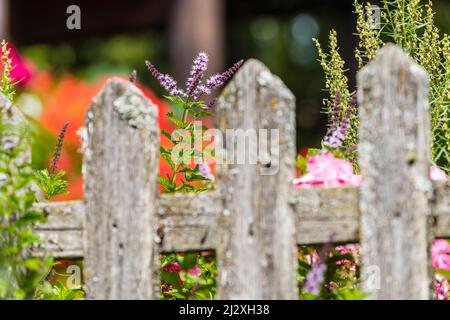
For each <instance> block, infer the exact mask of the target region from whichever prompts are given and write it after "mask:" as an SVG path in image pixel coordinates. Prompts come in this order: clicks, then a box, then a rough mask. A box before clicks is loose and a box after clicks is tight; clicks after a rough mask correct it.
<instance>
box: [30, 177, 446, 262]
mask: <svg viewBox="0 0 450 320" xmlns="http://www.w3.org/2000/svg"><path fill="white" fill-rule="evenodd" d="M434 189H435V196H434V201H433V203H434V205H433V207H432V208H433V214H432V217H433V219H434V221H435V222H434V228H433V234H434V236H435V237H438V238H440V237H450V185H449V183H448V182H437V183H435V184H434ZM358 195H359V190H358V188H357V187H339V188H323V187H302V188H293V189H292V192H291V196H290V201H289V202H290V204H291V206H292V208H293V210H294V218H295V224H296V230H297V232H296V241H297V244H298V245H302V244H323V243H327V242H329V241H330V239H331V240H332V241H333V242H336V243H339V242H358V241H359V237H360V235H359V234H360V210H359V204H358ZM219 200H220V196H219V194H218V193H216V192H208V193H202V194H199V195H194V194H184V193H179V194H174V195H169V194H161V195H160V199H159V206H158V210H157V212H158V222H157V225H158V228H157V229H158V232H157V235H158V237H157V238H158V239H157V243H158V248H159V250H160V252H178V251H189V250H209V249H213V250H214V249H215V247H216V233H217V217H218V215H219V213H220V212H221V210H222V209H221V206H222V203H221V202H220V201H219ZM36 207H37V208H38V209H41V210H43V211H44V212H45V213H46V215H47V217H48V222H46V223H43V224H38V225H36V227H35V229H36V230H37V231H38V232H45V233H47V234H49V235H50V234H53V233H64V232H65V231H75V230H82V231H83V232H84V230H83V218H84V206H83V203H82V202H81V201H67V202H40V203H38V204H37V205H36ZM67 238H69V237H67ZM81 240H82V239H81V238H74V239H73V241H74V242H76V243H70V242H69V241H63V242H62V243H58V250H53V251H52V249H51V248H53V245H51V246H50V248H49V249H47V251H48V252H50V253H51V254H53V255H54V256H55V257H56V258H68V257H82V256H83V254H82V250H83V246H82V241H81ZM66 246H67V247H66ZM45 247H46V243H45V242H44V244H43V248H41V250H44V248H45ZM71 247H76V248H78V249H77V251H76V254H75V255H71V254H72V251H71V249H70V248H71ZM78 250H79V251H78Z"/></svg>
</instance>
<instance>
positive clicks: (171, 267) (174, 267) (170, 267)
mask: <svg viewBox="0 0 450 320" xmlns="http://www.w3.org/2000/svg"><path fill="white" fill-rule="evenodd" d="M162 269H163V270H164V271H167V272H175V273H177V274H178V275H179V274H180V273H181V272H186V271H185V270H183V269H181V267H180V264H179V263H178V262H172V263H169V264H167V265H165V266H164V267H162ZM187 273H188V274H190V275H193V276H196V277H198V276H200V274H201V273H202V271H201V270H200V268H199V267H198V266H197V265H196V266H195V267H193V268H192V269H191V270H189V271H188V272H187ZM178 282H179V283H180V285H183V280H182V279H181V277H178Z"/></svg>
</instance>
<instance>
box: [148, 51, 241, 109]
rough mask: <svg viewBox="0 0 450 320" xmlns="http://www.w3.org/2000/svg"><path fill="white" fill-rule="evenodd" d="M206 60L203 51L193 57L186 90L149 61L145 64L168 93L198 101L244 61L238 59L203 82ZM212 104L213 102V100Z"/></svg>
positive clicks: (221, 83) (230, 75)
mask: <svg viewBox="0 0 450 320" xmlns="http://www.w3.org/2000/svg"><path fill="white" fill-rule="evenodd" d="M208 60H209V58H208V55H207V54H206V53H204V52H200V53H199V54H198V55H197V57H196V58H195V59H194V63H193V65H192V67H191V71H190V74H189V78H188V79H187V81H186V91H183V90H181V89H179V88H178V87H177V82H176V81H175V80H174V79H173V78H172V77H171V76H170V75H168V74H162V73H161V72H159V71H158V69H157V68H156V67H155V66H154V65H153V64H152V63H151V62H149V61H145V64H146V65H147V68H148V70H149V71H150V72H151V73H152V75H153V77H155V78H156V79H157V80H158V81H159V83H160V84H161V86H162V87H163V88H164V89H166V90H167V91H168V92H169V94H170V95H172V96H178V97H188V98H189V99H190V100H191V101H198V100H199V99H200V98H201V96H202V95H209V94H211V92H212V90H213V89H216V88H218V87H220V86H222V85H224V84H225V82H226V81H227V80H228V79H230V78H231V77H232V76H233V75H234V74H235V73H236V72H237V70H238V69H239V68H240V67H241V66H242V64H243V63H244V60H239V61H238V62H236V63H235V64H234V65H233V66H231V67H230V68H228V69H227V70H226V71H225V72H223V73H218V74H215V75H213V76H211V77H210V78H209V79H207V80H206V82H205V83H203V81H202V80H203V77H204V72H205V71H206V69H207V67H208ZM212 104H214V102H213V103H212ZM212 104H211V105H212Z"/></svg>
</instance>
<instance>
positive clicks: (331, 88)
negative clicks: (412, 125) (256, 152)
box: [315, 0, 450, 172]
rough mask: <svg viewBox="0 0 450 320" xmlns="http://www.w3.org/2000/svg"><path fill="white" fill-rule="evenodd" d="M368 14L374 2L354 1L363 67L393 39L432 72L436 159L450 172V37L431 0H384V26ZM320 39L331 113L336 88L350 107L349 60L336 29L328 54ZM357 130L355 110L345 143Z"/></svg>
mask: <svg viewBox="0 0 450 320" xmlns="http://www.w3.org/2000/svg"><path fill="white" fill-rule="evenodd" d="M369 12H370V4H369V3H367V4H366V5H362V4H359V3H358V2H357V1H356V0H355V13H356V15H357V30H356V31H357V35H358V38H359V42H358V46H357V48H356V49H355V58H356V60H357V62H358V66H359V68H362V67H364V65H365V64H367V63H368V62H369V61H371V60H372V59H373V58H374V57H375V55H376V53H377V51H378V49H379V48H380V47H381V46H382V45H383V44H384V43H386V42H388V41H390V42H394V43H395V44H397V45H398V46H400V47H401V48H403V50H405V52H406V53H407V54H408V55H409V56H410V57H411V58H412V59H413V60H414V61H416V62H417V63H419V64H420V65H422V66H423V67H424V69H425V70H426V71H427V72H428V74H429V76H430V95H429V100H430V110H431V127H432V138H433V141H432V151H433V160H434V162H435V163H436V164H437V165H438V166H439V167H441V168H442V169H444V170H446V171H447V172H450V128H449V127H450V123H449V121H450V117H449V114H448V112H449V109H450V93H449V88H450V87H449V82H450V68H449V66H450V38H449V36H448V35H447V34H443V35H441V34H440V31H439V29H438V28H437V27H436V26H435V23H434V12H433V9H432V3H431V1H429V2H428V3H427V4H426V5H422V4H421V3H420V0H398V1H397V0H396V1H393V0H382V8H381V29H380V30H377V29H375V28H373V21H371V19H369V17H370V16H371V15H370V14H369ZM315 42H316V45H317V48H318V52H319V58H320V59H319V60H320V63H321V66H322V69H323V71H324V74H325V88H326V90H327V91H328V92H329V98H327V99H325V100H324V111H325V112H327V113H330V112H331V111H332V106H333V104H334V103H335V101H336V93H337V92H339V93H340V94H341V100H342V103H343V105H344V109H343V110H344V111H345V108H346V107H347V106H348V103H349V101H350V97H351V96H352V93H351V90H350V89H349V87H348V83H347V76H346V71H347V70H346V69H345V67H344V65H345V64H344V60H343V59H342V57H341V55H340V53H339V47H338V45H337V35H336V31H334V30H332V31H331V32H330V36H329V52H328V53H324V52H323V50H322V48H321V46H320V44H319V43H318V42H317V40H315ZM341 116H343V115H341ZM357 131H358V118H357V110H354V111H353V113H352V116H351V128H350V130H349V132H348V134H347V136H346V138H345V141H344V145H345V146H347V147H350V146H352V145H355V144H356V143H357ZM354 155H355V152H353V156H354Z"/></svg>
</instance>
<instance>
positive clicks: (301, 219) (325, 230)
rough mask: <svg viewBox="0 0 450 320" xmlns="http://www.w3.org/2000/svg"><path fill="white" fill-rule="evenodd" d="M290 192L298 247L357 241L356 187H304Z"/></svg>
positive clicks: (357, 211) (357, 212)
mask: <svg viewBox="0 0 450 320" xmlns="http://www.w3.org/2000/svg"><path fill="white" fill-rule="evenodd" d="M291 191H292V192H291V201H290V202H291V205H292V206H293V209H294V212H295V223H296V226H297V228H296V229H297V234H296V235H297V236H296V240H297V244H314V243H327V242H330V241H331V242H352V241H354V242H357V241H358V240H359V206H358V188H357V187H339V188H323V187H309V186H304V187H300V188H293V189H292V190H291Z"/></svg>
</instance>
